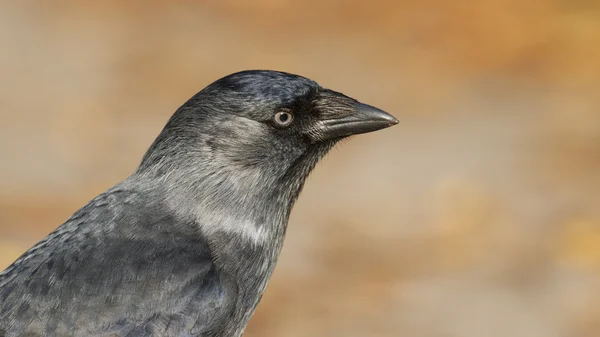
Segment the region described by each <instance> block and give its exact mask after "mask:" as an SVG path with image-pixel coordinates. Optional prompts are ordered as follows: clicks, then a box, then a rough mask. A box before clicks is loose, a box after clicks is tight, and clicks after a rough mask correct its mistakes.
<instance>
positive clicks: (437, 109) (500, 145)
mask: <svg viewBox="0 0 600 337" xmlns="http://www.w3.org/2000/svg"><path fill="white" fill-rule="evenodd" d="M0 48H1V50H2V51H1V52H0V73H1V79H0V269H2V268H4V267H5V266H7V265H8V264H9V263H11V262H12V261H13V260H14V259H16V258H17V257H18V256H19V255H20V254H21V253H23V252H24V251H25V250H26V249H27V248H29V247H30V246H31V245H32V244H34V243H35V242H36V241H38V240H40V239H41V238H43V237H44V236H45V235H46V234H47V233H49V232H50V231H52V230H53V229H54V228H55V227H57V226H58V225H60V224H61V223H62V222H63V221H64V220H66V219H67V218H68V217H69V216H70V215H71V214H72V213H73V212H74V211H75V210H76V209H78V208H79V207H80V206H82V205H84V204H85V203H87V201H88V200H90V199H91V198H92V197H94V196H95V195H97V194H98V193H100V192H102V191H103V190H105V189H106V188H108V187H110V186H111V185H113V184H115V183H117V182H118V181H120V180H121V179H123V178H125V177H126V176H128V175H129V174H130V173H131V172H132V171H133V170H134V169H135V167H136V165H137V164H138V162H139V161H140V159H141V156H142V155H143V153H144V151H145V150H146V149H147V147H148V146H149V145H150V143H151V142H152V140H153V139H154V137H155V136H156V135H157V134H158V133H159V131H160V130H161V128H162V127H163V125H164V124H165V122H166V120H167V119H168V118H169V116H170V115H171V113H172V112H174V111H175V109H176V108H177V107H178V106H179V105H180V104H182V103H183V102H184V101H185V100H187V99H188V98H189V97H190V96H192V95H193V94H194V93H196V92H197V91H199V90H200V89H202V88H203V87H204V86H206V85H207V84H209V83H210V82H212V81H213V80H215V79H217V78H220V77H222V76H224V75H227V74H229V73H232V72H235V71H239V70H243V69H257V68H260V69H277V70H284V71H288V72H292V73H298V74H302V75H305V76H307V77H310V78H313V79H315V80H316V81H318V82H320V83H321V84H322V85H323V86H326V87H330V88H333V89H336V90H338V91H341V92H344V93H346V94H348V95H350V96H353V97H356V98H358V99H360V100H362V101H364V102H366V103H369V104H372V105H375V106H378V107H380V108H382V109H384V110H386V111H389V112H391V113H393V114H394V115H395V116H396V117H397V118H398V119H399V120H400V124H398V125H397V126H395V127H393V128H391V129H387V130H384V131H381V132H377V133H373V134H368V135H361V136H359V137H355V138H354V139H352V140H350V141H347V142H344V143H343V144H341V145H340V146H338V147H337V148H336V149H335V150H334V151H333V152H332V153H331V154H330V155H329V156H328V157H327V158H326V159H325V160H324V161H323V162H322V163H321V164H320V165H319V166H318V167H317V169H316V171H315V172H314V173H313V175H312V176H311V177H310V178H309V180H308V182H307V184H306V187H305V190H304V192H303V194H302V196H301V198H300V200H299V202H298V204H297V205H296V207H295V210H294V212H293V216H292V220H291V223H290V227H289V230H288V236H287V239H286V244H285V247H284V249H283V253H282V255H281V259H280V263H279V265H278V267H277V269H276V271H275V274H274V276H273V278H272V281H271V282H270V285H269V287H268V291H267V293H266V295H265V296H264V298H263V300H262V302H261V304H260V306H259V309H258V311H257V312H256V315H255V316H254V318H253V319H252V321H251V324H250V326H249V327H248V330H247V333H246V336H250V337H254V336H265V337H269V336H273V337H274V336H282V337H296V336H374V337H380V336H413V337H455V336H456V337H481V336H487V337H505V336H512V337H538V336H539V337H554V336H560V337H562V336H568V337H571V336H573V337H589V336H600V90H599V89H600V2H598V1H594V0H589V1H585V0H533V1H520V0H487V1H470V0H451V1H447V0H419V1H417V0H399V1H376V0H372V1H358V0H352V1H316V0H309V1H275V0H255V1H243V0H238V1H179V2H170V1H96V2H84V1H67V2H65V1H52V2H49V1H41V0H40V1H2V2H1V3H0Z"/></svg>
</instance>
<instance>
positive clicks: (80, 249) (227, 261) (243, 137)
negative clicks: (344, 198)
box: [0, 70, 398, 337]
mask: <svg viewBox="0 0 600 337" xmlns="http://www.w3.org/2000/svg"><path fill="white" fill-rule="evenodd" d="M397 123H398V120H397V119H396V118H395V117H393V116H392V115H390V114H388V113H386V112H384V111H383V110H380V109H378V108H375V107H373V106H370V105H367V104H364V103H361V102H359V101H357V100H356V99H353V98H351V97H349V96H346V95H344V94H342V93H340V92H336V91H333V90H330V89H326V88H324V87H321V86H320V85H319V84H317V83H316V82H315V81H313V80H310V79H308V78H306V77H302V76H299V75H295V74H291V73H286V72H281V71H274V70H245V71H240V72H236V73H233V74H230V75H227V76H225V77H223V78H221V79H218V80H216V81H214V82H213V83H211V84H209V85H208V86H206V87H205V88H204V89H202V90H201V91H200V92H198V93H197V94H195V95H193V96H192V97H191V98H190V99H189V100H188V101H187V102H185V103H184V104H183V105H182V106H180V107H179V108H178V109H177V110H176V111H175V113H174V114H173V115H172V116H171V117H170V118H169V119H168V121H167V123H166V125H165V126H164V128H163V129H162V131H161V132H160V133H159V135H158V136H157V137H156V139H155V140H154V142H153V143H152V144H151V145H150V147H149V149H148V150H147V152H146V153H145V154H144V155H143V157H142V159H141V162H140V164H139V166H138V167H137V169H135V170H134V171H133V173H132V174H131V175H130V176H129V177H127V178H125V179H124V180H122V181H121V182H119V183H117V184H116V185H114V186H113V187H111V188H109V189H108V190H106V191H105V192H103V193H101V194H99V195H98V196H97V197H95V198H94V199H92V200H91V201H90V202H89V203H88V204H87V205H85V206H83V207H82V208H80V209H79V210H78V211H76V212H75V213H74V214H73V215H72V216H71V217H70V218H69V219H68V220H67V221H66V222H65V223H63V224H62V225H60V226H59V227H58V228H57V229H56V230H54V231H53V232H52V233H50V234H49V235H48V236H47V237H46V238H44V239H43V240H41V241H40V242H39V243H37V244H36V245H34V246H33V247H32V248H30V249H29V250H28V251H26V252H25V253H24V254H23V255H22V256H21V257H19V258H18V259H17V260H16V261H15V262H14V263H13V264H12V265H10V266H9V267H8V268H7V269H6V270H4V271H3V272H1V273H0V336H2V337H16V336H119V337H125V336H127V337H141V336H201V337H222V336H223V337H225V336H227V337H230V336H234V337H237V336H241V335H242V334H243V332H244V330H245V328H246V325H247V324H248V321H249V320H250V318H251V316H252V314H253V313H254V311H255V309H256V307H257V305H258V303H259V301H260V299H261V297H262V295H263V293H264V291H265V288H266V286H267V283H268V281H269V278H270V277H271V274H272V272H273V269H274V268H275V265H276V263H277V259H278V256H279V253H280V251H281V249H282V244H283V241H284V237H285V233H286V229H287V225H288V219H289V216H290V212H291V210H292V207H293V205H294V203H295V202H296V200H297V199H298V196H299V194H300V192H301V190H302V188H303V185H304V182H305V180H306V178H307V177H308V175H309V173H310V172H311V171H312V170H313V168H314V167H315V165H316V164H317V162H318V161H319V160H320V159H321V158H322V157H323V156H325V154H326V153H327V152H329V150H330V149H332V148H333V147H334V145H335V144H336V143H338V142H339V141H340V140H342V139H345V138H348V137H350V136H353V135H357V134H361V133H367V132H372V131H377V130H380V129H384V128H387V127H390V126H392V125H395V124H397Z"/></svg>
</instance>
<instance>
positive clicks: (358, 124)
mask: <svg viewBox="0 0 600 337" xmlns="http://www.w3.org/2000/svg"><path fill="white" fill-rule="evenodd" d="M354 107H355V109H354V111H353V113H351V114H349V115H345V116H340V117H333V118H331V119H327V120H324V121H323V123H324V124H323V129H322V132H323V136H324V138H326V139H332V138H341V137H347V136H351V135H357V134H360V133H367V132H372V131H377V130H381V129H385V128H387V127H390V126H393V125H396V124H398V120H397V119H396V118H395V117H394V116H392V115H390V114H388V113H387V112H385V111H383V110H380V109H377V108H376V107H373V106H370V105H367V104H363V103H360V102H356V103H354Z"/></svg>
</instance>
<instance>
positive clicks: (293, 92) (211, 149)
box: [138, 70, 398, 209]
mask: <svg viewBox="0 0 600 337" xmlns="http://www.w3.org/2000/svg"><path fill="white" fill-rule="evenodd" d="M396 123H398V121H397V120H396V119H395V118H394V117H393V116H391V115H389V114H387V113H386V112H384V111H382V110H379V109H377V108H375V107H372V106H369V105H366V104H363V103H360V102H358V101H357V100H355V99H353V98H350V97H348V96H345V95H343V94H341V93H339V92H335V91H332V90H329V89H325V88H322V87H321V86H319V85H318V84H317V83H316V82H314V81H312V80H310V79H307V78H304V77H301V76H298V75H293V74H288V73H283V72H277V71H265V70H255V71H242V72H238V73H234V74H231V75H229V76H226V77H224V78H221V79H219V80H217V81H215V82H214V83H212V84H210V85H209V86H207V87H206V88H205V89H203V90H202V91H200V92H199V93H197V94H196V95H195V96H193V97H192V98H191V99H190V100H189V101H187V102H186V103H185V104H184V105H183V106H181V107H180V108H179V109H178V110H177V111H176V112H175V114H174V115H173V116H172V117H171V119H170V120H169V122H168V123H167V125H166V126H165V128H164V130H163V131H162V133H161V134H160V135H159V137H158V138H157V139H156V141H155V142H154V144H153V145H152V147H151V148H150V149H149V150H148V152H147V153H146V155H145V157H144V159H143V160H142V164H141V165H140V168H139V169H138V172H153V174H154V175H158V176H159V177H170V178H171V179H176V180H177V182H176V185H177V186H186V187H187V188H186V189H187V190H194V193H195V194H196V195H198V194H200V195H202V196H203V197H202V200H203V201H202V202H204V203H206V202H212V203H214V205H213V206H214V207H218V205H222V204H227V205H232V204H233V205H235V207H238V208H240V209H243V208H244V204H243V203H244V202H245V200H251V202H253V203H256V202H257V200H262V199H265V198H266V199H269V198H270V200H278V201H279V202H278V203H277V204H279V205H280V206H281V203H284V204H286V206H289V207H287V208H290V207H291V205H292V204H293V202H294V201H295V199H296V197H297V196H298V193H299V192H300V190H301V188H302V185H303V182H304V180H305V178H306V176H307V175H308V174H309V173H310V171H311V170H312V168H313V167H314V165H315V164H316V163H317V161H318V160H319V159H320V158H321V157H322V156H323V155H325V154H326V153H327V152H328V151H329V150H330V149H331V148H332V147H333V145H334V144H335V143H336V142H338V141H339V140H341V139H343V138H345V137H348V136H352V135H355V134H359V133H365V132H371V131H376V130H379V129H383V128H386V127H389V126H392V125H394V124H396ZM194 193H192V194H194ZM207 195H210V196H211V197H210V198H207V197H206V196H207ZM223 199H226V200H223ZM207 200H211V201H207ZM224 201H227V202H224ZM284 208H285V207H284Z"/></svg>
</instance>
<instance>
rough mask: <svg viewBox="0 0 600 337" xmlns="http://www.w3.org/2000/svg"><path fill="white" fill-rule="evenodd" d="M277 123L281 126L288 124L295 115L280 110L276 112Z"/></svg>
mask: <svg viewBox="0 0 600 337" xmlns="http://www.w3.org/2000/svg"><path fill="white" fill-rule="evenodd" d="M274 119H275V123H277V124H278V125H280V126H288V125H290V123H292V121H293V120H294V115H292V113H291V112H288V111H280V112H278V113H276V114H275V117H274Z"/></svg>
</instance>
